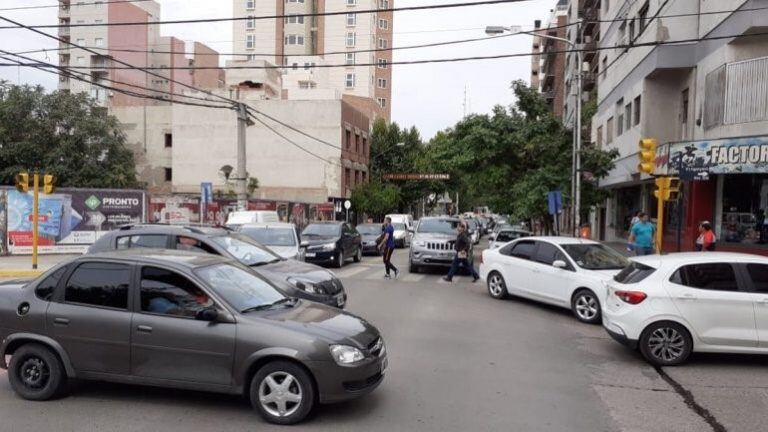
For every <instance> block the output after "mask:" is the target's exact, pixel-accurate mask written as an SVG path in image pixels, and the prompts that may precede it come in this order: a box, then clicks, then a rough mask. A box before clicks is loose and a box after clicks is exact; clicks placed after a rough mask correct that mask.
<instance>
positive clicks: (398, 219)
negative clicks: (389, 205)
mask: <svg viewBox="0 0 768 432" xmlns="http://www.w3.org/2000/svg"><path fill="white" fill-rule="evenodd" d="M384 218H385V219H386V218H390V219H391V220H392V223H393V224H396V223H401V224H403V225H405V228H406V231H413V227H414V222H413V216H412V215H409V214H388V215H386V216H384Z"/></svg>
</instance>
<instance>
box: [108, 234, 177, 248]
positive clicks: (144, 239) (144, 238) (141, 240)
mask: <svg viewBox="0 0 768 432" xmlns="http://www.w3.org/2000/svg"><path fill="white" fill-rule="evenodd" d="M167 247H168V236H166V235H162V234H152V235H150V234H141V235H133V236H125V237H118V238H117V248H118V249H129V248H152V249H165V248H167Z"/></svg>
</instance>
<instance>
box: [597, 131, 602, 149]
mask: <svg viewBox="0 0 768 432" xmlns="http://www.w3.org/2000/svg"><path fill="white" fill-rule="evenodd" d="M596 139H597V148H602V147H603V127H602V126H598V127H597V137H596Z"/></svg>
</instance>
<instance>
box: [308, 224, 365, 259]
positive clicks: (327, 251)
mask: <svg viewBox="0 0 768 432" xmlns="http://www.w3.org/2000/svg"><path fill="white" fill-rule="evenodd" d="M301 247H303V248H306V253H305V254H304V260H305V261H307V262H313V263H318V264H330V265H332V266H334V267H338V268H341V267H343V266H344V263H345V262H346V260H348V259H349V258H352V259H353V260H354V261H355V262H360V260H361V259H362V256H363V246H362V239H361V236H360V233H359V232H357V230H356V229H355V228H354V227H353V226H352V225H350V224H348V223H346V222H315V223H311V224H309V225H307V227H306V228H304V231H302V232H301Z"/></svg>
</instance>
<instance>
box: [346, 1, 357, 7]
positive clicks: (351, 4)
mask: <svg viewBox="0 0 768 432" xmlns="http://www.w3.org/2000/svg"><path fill="white" fill-rule="evenodd" d="M356 4H357V0H347V6H354V5H356Z"/></svg>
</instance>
